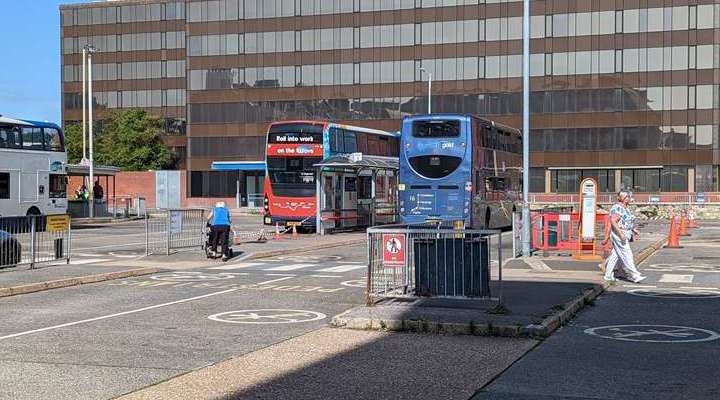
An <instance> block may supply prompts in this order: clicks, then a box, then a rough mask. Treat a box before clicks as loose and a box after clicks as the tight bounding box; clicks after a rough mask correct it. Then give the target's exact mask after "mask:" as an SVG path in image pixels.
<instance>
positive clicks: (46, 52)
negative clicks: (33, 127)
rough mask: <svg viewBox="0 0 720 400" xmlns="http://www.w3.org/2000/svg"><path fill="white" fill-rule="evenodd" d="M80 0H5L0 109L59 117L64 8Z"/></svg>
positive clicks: (40, 117)
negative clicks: (62, 9) (61, 20)
mask: <svg viewBox="0 0 720 400" xmlns="http://www.w3.org/2000/svg"><path fill="white" fill-rule="evenodd" d="M81 2H82V1H77V0H66V1H58V0H25V1H22V0H0V3H1V4H0V7H2V16H3V18H2V24H0V51H1V52H2V55H3V62H2V64H0V114H2V115H7V116H12V117H18V118H27V119H35V120H48V121H51V122H56V123H60V107H61V104H60V12H59V11H58V6H59V5H60V4H66V3H81Z"/></svg>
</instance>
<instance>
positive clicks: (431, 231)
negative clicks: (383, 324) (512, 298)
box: [367, 225, 502, 304]
mask: <svg viewBox="0 0 720 400" xmlns="http://www.w3.org/2000/svg"><path fill="white" fill-rule="evenodd" d="M500 233H501V232H500V231H498V230H476V229H450V228H442V227H433V226H431V225H423V226H414V225H411V226H386V227H376V228H370V229H368V230H367V235H368V277H367V302H368V304H373V303H375V302H376V301H377V300H379V299H383V298H388V297H417V296H434V297H452V298H485V299H488V298H491V293H490V281H491V273H492V269H493V268H491V266H494V265H497V266H498V268H497V275H496V276H497V281H498V282H499V283H500V284H499V286H498V289H499V291H498V293H497V296H496V297H495V298H497V299H500V301H502V236H501V234H500ZM493 240H495V243H496V245H497V247H495V246H494V245H493Z"/></svg>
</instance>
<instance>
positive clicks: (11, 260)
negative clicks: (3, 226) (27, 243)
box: [0, 230, 22, 268]
mask: <svg viewBox="0 0 720 400" xmlns="http://www.w3.org/2000/svg"><path fill="white" fill-rule="evenodd" d="M21 257H22V246H21V245H20V242H19V241H18V240H17V239H16V238H15V237H14V236H13V235H11V234H10V233H8V232H6V231H2V230H0V268H2V267H12V266H15V265H17V264H20V258H21Z"/></svg>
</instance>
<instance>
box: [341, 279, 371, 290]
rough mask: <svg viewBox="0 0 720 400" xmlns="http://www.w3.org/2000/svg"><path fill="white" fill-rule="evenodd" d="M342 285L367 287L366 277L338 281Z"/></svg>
mask: <svg viewBox="0 0 720 400" xmlns="http://www.w3.org/2000/svg"><path fill="white" fill-rule="evenodd" d="M340 284H341V285H343V286H349V287H361V288H364V287H367V278H365V279H354V280H352V281H345V282H341V283H340Z"/></svg>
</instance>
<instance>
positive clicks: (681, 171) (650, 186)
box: [532, 166, 717, 193]
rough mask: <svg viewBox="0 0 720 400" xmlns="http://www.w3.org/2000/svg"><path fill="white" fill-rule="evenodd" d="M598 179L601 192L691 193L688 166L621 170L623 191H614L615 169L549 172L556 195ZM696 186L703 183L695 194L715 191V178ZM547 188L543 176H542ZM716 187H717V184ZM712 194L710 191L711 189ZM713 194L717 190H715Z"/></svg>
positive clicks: (536, 183) (552, 190)
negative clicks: (587, 179)
mask: <svg viewBox="0 0 720 400" xmlns="http://www.w3.org/2000/svg"><path fill="white" fill-rule="evenodd" d="M707 167H710V174H711V175H712V167H713V166H707ZM588 177H591V178H595V179H598V183H600V185H599V186H600V190H601V191H604V192H614V191H615V190H616V189H617V190H619V189H630V190H632V191H635V192H640V193H656V192H687V191H688V167H686V166H667V167H664V168H643V169H639V168H638V169H621V170H620V181H621V184H620V186H621V187H620V188H615V171H614V170H603V169H601V170H594V169H583V170H581V169H568V170H552V171H550V189H551V192H553V193H577V192H578V190H579V184H580V181H581V180H582V179H583V178H588ZM538 178H539V176H538V175H536V179H535V180H534V181H535V182H534V183H535V184H533V185H532V186H534V187H533V189H535V190H533V191H544V187H543V189H542V190H538V189H539V188H538V187H537V186H539V183H540V179H538ZM703 178H705V176H703V177H702V178H701V179H700V181H699V182H698V180H696V183H700V186H701V187H700V188H698V187H697V185H696V189H695V190H696V191H706V190H707V189H712V186H713V182H712V178H711V180H710V182H709V184H708V182H707V179H703ZM542 183H543V186H544V175H543V177H542ZM715 187H717V184H715ZM708 191H709V190H708ZM712 191H714V190H712Z"/></svg>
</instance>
